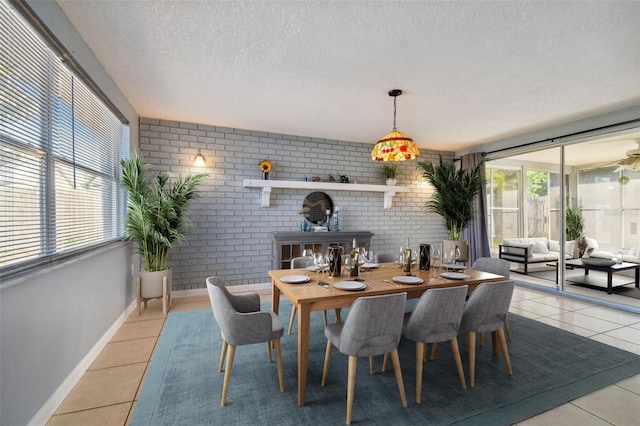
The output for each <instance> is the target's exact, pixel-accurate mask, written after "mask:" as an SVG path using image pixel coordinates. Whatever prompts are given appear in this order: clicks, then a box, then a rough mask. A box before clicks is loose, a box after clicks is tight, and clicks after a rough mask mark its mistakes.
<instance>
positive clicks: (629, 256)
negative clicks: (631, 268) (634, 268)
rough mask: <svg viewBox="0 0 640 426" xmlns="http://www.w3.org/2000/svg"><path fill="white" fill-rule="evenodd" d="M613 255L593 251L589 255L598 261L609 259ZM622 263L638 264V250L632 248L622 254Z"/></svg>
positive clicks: (639, 258)
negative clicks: (598, 259)
mask: <svg viewBox="0 0 640 426" xmlns="http://www.w3.org/2000/svg"><path fill="white" fill-rule="evenodd" d="M613 255H614V253H609V252H607V251H594V252H593V253H591V255H590V256H591V257H598V258H600V259H611V258H612V257H613ZM622 261H623V262H629V263H640V248H639V247H632V248H631V249H629V250H628V251H627V252H626V253H624V252H623V253H622Z"/></svg>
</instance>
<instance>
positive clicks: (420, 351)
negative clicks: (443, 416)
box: [416, 342, 425, 404]
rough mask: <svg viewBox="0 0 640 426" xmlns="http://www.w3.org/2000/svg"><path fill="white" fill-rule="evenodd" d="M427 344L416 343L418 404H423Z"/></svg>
mask: <svg viewBox="0 0 640 426" xmlns="http://www.w3.org/2000/svg"><path fill="white" fill-rule="evenodd" d="M424 353H425V343H424V342H416V403H417V404H420V403H421V402H422V367H423V364H424Z"/></svg>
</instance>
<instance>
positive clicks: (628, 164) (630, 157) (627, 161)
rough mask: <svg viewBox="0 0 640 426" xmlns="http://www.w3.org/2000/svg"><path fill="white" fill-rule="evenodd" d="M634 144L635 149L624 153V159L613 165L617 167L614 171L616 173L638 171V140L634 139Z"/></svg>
mask: <svg viewBox="0 0 640 426" xmlns="http://www.w3.org/2000/svg"><path fill="white" fill-rule="evenodd" d="M635 142H636V143H637V144H638V147H637V148H635V149H630V150H629V151H627V152H625V155H626V158H623V159H622V160H618V161H616V162H614V163H613V164H614V165H617V166H618V168H617V169H615V171H616V172H620V171H623V170H633V171H635V172H639V171H640V139H636V140H635Z"/></svg>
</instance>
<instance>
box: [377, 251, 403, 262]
mask: <svg viewBox="0 0 640 426" xmlns="http://www.w3.org/2000/svg"><path fill="white" fill-rule="evenodd" d="M397 261H398V255H397V254H392V253H377V254H376V263H390V262H397Z"/></svg>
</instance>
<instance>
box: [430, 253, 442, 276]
mask: <svg viewBox="0 0 640 426" xmlns="http://www.w3.org/2000/svg"><path fill="white" fill-rule="evenodd" d="M431 259H432V260H433V262H432V263H433V271H434V273H435V276H436V277H437V276H438V274H437V272H436V271H437V270H438V260H440V249H439V248H437V247H433V250H432V252H431Z"/></svg>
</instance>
